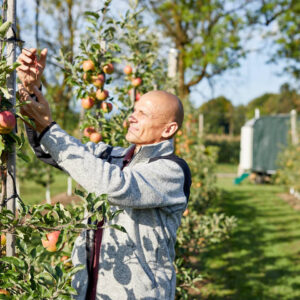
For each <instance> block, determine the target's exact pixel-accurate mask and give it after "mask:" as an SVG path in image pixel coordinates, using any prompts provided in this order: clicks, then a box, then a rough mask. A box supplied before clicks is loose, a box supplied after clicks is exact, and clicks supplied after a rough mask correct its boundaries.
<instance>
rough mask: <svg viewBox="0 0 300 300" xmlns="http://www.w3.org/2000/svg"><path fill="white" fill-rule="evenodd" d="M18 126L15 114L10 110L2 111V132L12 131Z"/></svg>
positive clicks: (0, 130) (0, 132) (0, 125)
mask: <svg viewBox="0 0 300 300" xmlns="http://www.w3.org/2000/svg"><path fill="white" fill-rule="evenodd" d="M15 126H16V118H15V116H14V114H13V113H12V112H10V111H8V110H5V111H1V112H0V134H8V133H10V132H11V131H12V130H13V129H14V128H15Z"/></svg>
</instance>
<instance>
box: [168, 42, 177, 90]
mask: <svg viewBox="0 0 300 300" xmlns="http://www.w3.org/2000/svg"><path fill="white" fill-rule="evenodd" d="M178 53H179V51H178V50H177V49H175V48H171V49H170V50H169V55H168V77H169V78H174V79H175V78H176V76H177V69H178ZM170 92H171V93H175V90H174V89H172V90H171V91H170Z"/></svg>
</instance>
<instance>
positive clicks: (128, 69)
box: [123, 65, 132, 75]
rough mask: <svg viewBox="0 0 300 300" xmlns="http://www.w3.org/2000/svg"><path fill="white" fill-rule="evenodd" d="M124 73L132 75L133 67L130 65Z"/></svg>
mask: <svg viewBox="0 0 300 300" xmlns="http://www.w3.org/2000/svg"><path fill="white" fill-rule="evenodd" d="M123 71H124V73H125V74H126V75H130V74H131V73H132V67H131V66H129V65H128V66H126V67H125V68H124V70H123Z"/></svg>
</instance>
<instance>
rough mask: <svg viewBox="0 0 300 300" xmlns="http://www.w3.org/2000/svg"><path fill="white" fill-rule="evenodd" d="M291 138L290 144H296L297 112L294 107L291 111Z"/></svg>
mask: <svg viewBox="0 0 300 300" xmlns="http://www.w3.org/2000/svg"><path fill="white" fill-rule="evenodd" d="M291 138H292V144H293V145H297V144H298V141H299V140H298V135H297V112H296V110H295V109H293V110H292V111H291Z"/></svg>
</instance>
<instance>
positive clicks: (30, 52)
mask: <svg viewBox="0 0 300 300" xmlns="http://www.w3.org/2000/svg"><path fill="white" fill-rule="evenodd" d="M36 50H37V49H36V48H30V49H27V48H23V49H22V54H24V55H26V56H29V57H33V56H34V55H35V54H36Z"/></svg>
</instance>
